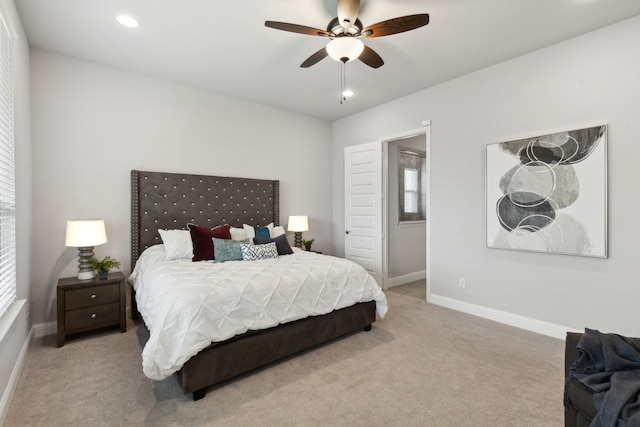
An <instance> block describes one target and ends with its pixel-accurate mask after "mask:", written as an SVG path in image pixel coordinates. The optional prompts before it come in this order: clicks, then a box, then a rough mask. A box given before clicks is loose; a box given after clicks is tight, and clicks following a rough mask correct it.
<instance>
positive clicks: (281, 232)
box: [269, 225, 285, 239]
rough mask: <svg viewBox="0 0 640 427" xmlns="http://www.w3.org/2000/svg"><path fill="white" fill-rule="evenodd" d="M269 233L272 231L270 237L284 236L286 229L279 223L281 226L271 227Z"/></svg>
mask: <svg viewBox="0 0 640 427" xmlns="http://www.w3.org/2000/svg"><path fill="white" fill-rule="evenodd" d="M269 233H270V236H269V237H271V238H272V239H273V238H274V237H278V236H282V235H284V233H285V231H284V227H283V226H281V225H279V226H277V227H273V228H272V229H271V228H270V229H269Z"/></svg>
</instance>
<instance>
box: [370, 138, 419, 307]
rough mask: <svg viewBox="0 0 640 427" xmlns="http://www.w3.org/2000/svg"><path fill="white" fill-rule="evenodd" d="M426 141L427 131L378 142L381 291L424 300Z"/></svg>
mask: <svg viewBox="0 0 640 427" xmlns="http://www.w3.org/2000/svg"><path fill="white" fill-rule="evenodd" d="M428 138H429V128H428V127H427V128H423V129H419V130H417V131H412V132H408V133H405V134H402V135H397V136H393V137H390V138H387V139H383V140H382V149H383V180H382V181H383V195H384V196H383V199H384V200H383V209H382V211H383V219H382V226H383V245H382V250H383V254H382V259H383V268H382V271H383V275H384V278H383V282H384V288H385V289H390V288H397V290H398V291H401V292H406V293H407V294H411V295H416V294H418V295H422V298H423V299H428V286H427V265H428V258H429V253H428V238H427V237H428V225H429V204H428V200H429V161H430V158H429V155H428V152H429V144H428ZM421 288H422V289H421Z"/></svg>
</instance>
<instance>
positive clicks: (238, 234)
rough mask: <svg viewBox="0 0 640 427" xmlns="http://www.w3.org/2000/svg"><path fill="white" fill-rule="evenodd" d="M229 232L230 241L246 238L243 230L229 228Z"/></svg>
mask: <svg viewBox="0 0 640 427" xmlns="http://www.w3.org/2000/svg"><path fill="white" fill-rule="evenodd" d="M229 232H230V233H231V240H244V239H246V238H247V233H245V232H244V228H237V227H231V228H230V229H229Z"/></svg>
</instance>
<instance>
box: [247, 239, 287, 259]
mask: <svg viewBox="0 0 640 427" xmlns="http://www.w3.org/2000/svg"><path fill="white" fill-rule="evenodd" d="M240 250H241V251H242V259H243V260H245V261H257V260H259V259H270V258H278V249H277V248H276V243H275V242H271V243H266V244H264V245H241V246H240Z"/></svg>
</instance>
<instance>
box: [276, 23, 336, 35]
mask: <svg viewBox="0 0 640 427" xmlns="http://www.w3.org/2000/svg"><path fill="white" fill-rule="evenodd" d="M264 26H265V27H269V28H275V29H276V30H282V31H289V32H292V33H298V34H307V35H309V36H324V37H329V36H330V35H331V34H329V33H328V32H326V31H325V30H320V29H318V28H312V27H305V26H304V25H298V24H289V23H287V22H276V21H265V22H264Z"/></svg>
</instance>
